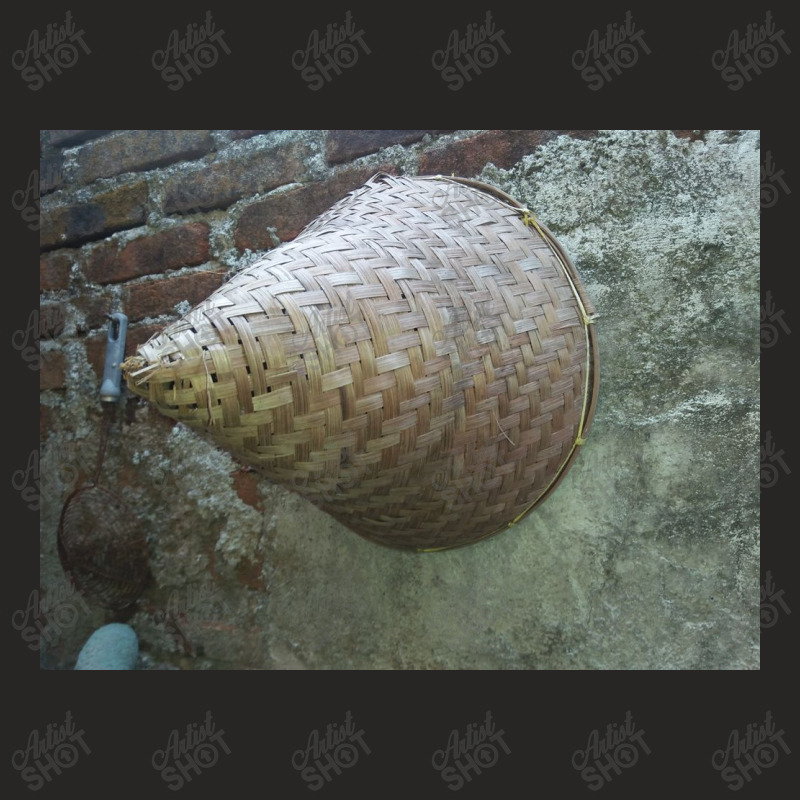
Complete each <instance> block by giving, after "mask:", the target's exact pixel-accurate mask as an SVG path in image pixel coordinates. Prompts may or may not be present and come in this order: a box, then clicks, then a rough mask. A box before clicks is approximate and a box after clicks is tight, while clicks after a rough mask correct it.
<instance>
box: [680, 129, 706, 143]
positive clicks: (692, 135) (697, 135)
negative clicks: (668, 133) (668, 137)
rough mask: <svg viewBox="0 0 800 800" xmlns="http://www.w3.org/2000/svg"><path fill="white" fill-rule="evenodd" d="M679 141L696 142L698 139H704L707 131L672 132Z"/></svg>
mask: <svg viewBox="0 0 800 800" xmlns="http://www.w3.org/2000/svg"><path fill="white" fill-rule="evenodd" d="M672 132H673V133H674V134H675V135H676V136H677V137H679V138H680V139H691V140H692V141H693V142H696V141H697V140H698V139H704V138H705V135H706V133H707V132H708V131H672Z"/></svg>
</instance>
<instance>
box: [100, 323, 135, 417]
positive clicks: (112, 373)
mask: <svg viewBox="0 0 800 800" xmlns="http://www.w3.org/2000/svg"><path fill="white" fill-rule="evenodd" d="M108 318H109V320H110V323H109V326H108V338H107V340H106V360H105V365H104V367H103V383H102V385H101V386H100V399H101V400H102V401H103V402H104V403H114V402H116V401H117V400H119V396H120V394H121V390H120V383H121V381H122V371H121V370H120V368H119V365H120V364H121V363H122V361H123V359H124V358H125V336H126V334H127V332H128V318H127V317H126V316H125V315H124V314H120V313H116V314H109V317H108Z"/></svg>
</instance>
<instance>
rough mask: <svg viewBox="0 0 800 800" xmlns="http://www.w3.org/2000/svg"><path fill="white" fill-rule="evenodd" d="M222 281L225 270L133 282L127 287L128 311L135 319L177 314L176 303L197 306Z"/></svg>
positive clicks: (126, 303)
mask: <svg viewBox="0 0 800 800" xmlns="http://www.w3.org/2000/svg"><path fill="white" fill-rule="evenodd" d="M223 280H224V275H223V274H222V271H220V272H219V273H217V272H211V271H202V272H193V273H191V274H188V275H176V276H174V277H172V278H163V279H161V280H153V281H146V282H145V283H137V284H134V285H133V286H130V287H129V288H128V289H127V290H126V301H125V306H124V308H125V313H126V314H127V315H128V319H130V320H134V321H135V320H139V319H143V318H144V317H157V316H159V315H161V314H174V313H175V306H176V305H177V304H178V303H180V302H181V301H182V300H188V301H189V303H190V304H191V305H193V306H194V305H197V303H199V302H200V301H201V300H205V299H206V297H208V295H210V294H211V292H213V291H214V290H215V289H217V288H219V287H220V286H221V285H222V283H223Z"/></svg>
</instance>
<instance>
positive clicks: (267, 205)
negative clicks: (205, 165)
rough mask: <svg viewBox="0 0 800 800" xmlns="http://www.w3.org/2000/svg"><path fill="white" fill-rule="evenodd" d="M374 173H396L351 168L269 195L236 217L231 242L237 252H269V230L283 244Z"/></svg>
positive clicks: (390, 167) (385, 168) (392, 169)
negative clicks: (249, 250) (268, 229)
mask: <svg viewBox="0 0 800 800" xmlns="http://www.w3.org/2000/svg"><path fill="white" fill-rule="evenodd" d="M376 172H389V173H392V174H396V172H397V170H396V169H395V167H394V166H393V165H391V164H384V165H382V166H381V167H358V168H355V167H350V168H347V169H342V170H340V171H339V172H337V173H336V174H335V175H334V176H333V177H332V178H330V179H329V180H327V181H325V182H323V183H311V184H307V185H306V186H299V187H297V188H295V189H290V190H289V191H286V192H279V193H276V194H272V195H269V196H268V197H265V198H264V199H263V200H257V201H256V202H254V203H253V204H251V205H250V206H248V207H247V208H246V209H244V211H243V212H242V214H241V216H240V217H239V222H238V224H237V226H236V231H235V233H234V240H235V242H236V246H237V247H238V248H239V250H245V249H247V248H249V249H251V250H269V249H270V248H271V247H273V241H272V237H271V236H270V234H269V232H268V231H267V228H268V227H272V228H275V229H276V232H277V235H278V238H279V239H280V240H281V241H282V242H288V241H290V240H292V239H294V237H295V236H297V234H298V233H300V231H301V230H302V229H303V228H304V227H305V226H306V225H308V223H309V222H311V221H312V220H313V219H315V218H316V217H318V216H319V215H320V214H321V213H322V212H323V211H327V210H328V209H329V208H330V207H331V206H332V205H333V204H334V203H335V202H337V201H338V200H341V199H342V198H343V197H344V196H345V195H346V194H347V193H348V192H351V191H353V189H357V188H358V187H359V186H362V185H363V184H364V182H365V181H366V180H367V179H368V178H370V177H371V176H372V175H374V174H375V173H376Z"/></svg>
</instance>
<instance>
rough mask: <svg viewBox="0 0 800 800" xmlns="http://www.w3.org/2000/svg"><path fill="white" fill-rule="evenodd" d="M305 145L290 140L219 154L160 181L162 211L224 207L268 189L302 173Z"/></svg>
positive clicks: (306, 154) (308, 151)
mask: <svg viewBox="0 0 800 800" xmlns="http://www.w3.org/2000/svg"><path fill="white" fill-rule="evenodd" d="M309 154H310V150H309V148H308V146H307V145H305V144H303V143H302V142H292V143H291V144H289V145H288V146H287V145H274V144H273V145H270V146H268V147H263V148H261V149H258V150H251V151H249V152H244V153H234V154H229V155H227V156H219V157H217V159H216V160H214V161H213V162H211V163H210V164H208V165H206V166H204V167H202V168H200V169H195V170H192V171H191V172H181V173H180V174H177V175H173V176H172V177H170V178H168V179H167V180H166V181H165V182H164V189H165V199H164V211H165V212H166V213H168V214H169V213H173V212H194V211H198V210H208V209H212V208H227V207H228V206H229V205H231V204H232V203H235V202H236V201H237V200H239V199H240V198H242V197H249V196H251V195H254V194H256V193H258V192H269V191H271V190H272V189H277V188H278V186H283V185H285V184H287V183H293V182H294V181H299V180H301V179H302V178H303V177H304V176H305V174H306V167H305V164H304V163H303V159H304V158H306V156H308V155H309Z"/></svg>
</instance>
